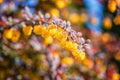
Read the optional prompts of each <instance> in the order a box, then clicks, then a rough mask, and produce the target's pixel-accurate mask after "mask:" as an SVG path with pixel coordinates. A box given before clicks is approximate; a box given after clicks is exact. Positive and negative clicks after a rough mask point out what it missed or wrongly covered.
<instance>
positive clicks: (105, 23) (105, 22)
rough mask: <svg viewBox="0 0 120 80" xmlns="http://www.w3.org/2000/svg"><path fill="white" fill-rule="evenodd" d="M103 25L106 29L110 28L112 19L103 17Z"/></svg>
mask: <svg viewBox="0 0 120 80" xmlns="http://www.w3.org/2000/svg"><path fill="white" fill-rule="evenodd" d="M103 26H104V28H106V29H111V28H112V21H111V19H110V18H109V17H106V18H104V20H103Z"/></svg>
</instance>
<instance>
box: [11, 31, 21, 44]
mask: <svg viewBox="0 0 120 80" xmlns="http://www.w3.org/2000/svg"><path fill="white" fill-rule="evenodd" d="M19 38H20V32H19V31H18V30H17V29H12V38H11V41H12V42H17V41H18V40H19Z"/></svg>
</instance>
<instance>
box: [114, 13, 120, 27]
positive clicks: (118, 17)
mask: <svg viewBox="0 0 120 80" xmlns="http://www.w3.org/2000/svg"><path fill="white" fill-rule="evenodd" d="M114 23H115V24H116V25H120V15H117V16H116V17H115V19H114Z"/></svg>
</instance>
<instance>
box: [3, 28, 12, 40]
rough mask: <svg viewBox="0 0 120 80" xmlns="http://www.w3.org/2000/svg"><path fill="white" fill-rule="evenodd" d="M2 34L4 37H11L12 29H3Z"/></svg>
mask: <svg viewBox="0 0 120 80" xmlns="http://www.w3.org/2000/svg"><path fill="white" fill-rule="evenodd" d="M3 35H4V37H5V38H7V39H11V38H12V30H11V29H5V30H4V33H3Z"/></svg>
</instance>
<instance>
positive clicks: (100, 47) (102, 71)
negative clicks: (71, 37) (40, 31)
mask: <svg viewBox="0 0 120 80" xmlns="http://www.w3.org/2000/svg"><path fill="white" fill-rule="evenodd" d="M26 6H27V7H29V9H30V12H31V13H32V14H34V13H37V12H38V11H39V10H40V11H41V12H42V13H43V14H45V13H50V14H51V15H55V16H56V17H60V18H62V19H64V20H69V21H70V22H71V24H72V28H73V29H74V30H76V31H80V32H82V34H83V36H84V38H86V39H91V44H92V45H91V49H90V50H87V51H86V58H85V59H84V60H83V61H81V62H78V61H76V60H75V59H74V58H73V57H72V55H71V54H70V52H69V51H67V50H65V49H63V48H62V47H61V46H60V45H59V42H57V41H56V40H54V39H52V38H50V37H48V38H45V39H43V38H42V37H39V36H35V35H32V36H30V38H27V39H25V38H22V39H20V40H19V41H18V42H17V43H13V42H11V41H9V40H5V39H4V38H3V37H4V36H3V35H2V34H3V32H4V29H5V28H9V26H6V24H5V22H4V21H3V20H2V17H3V16H5V17H14V18H18V19H19V16H20V15H23V14H21V11H22V9H24V7H26ZM10 19H11V18H9V20H10ZM12 27H15V26H12ZM21 33H22V32H21ZM0 80H120V0H0Z"/></svg>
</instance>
